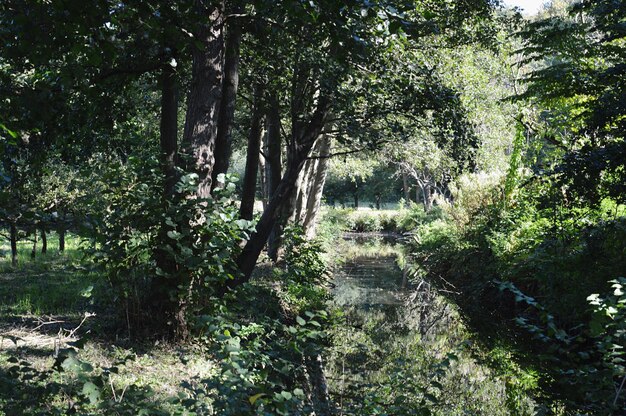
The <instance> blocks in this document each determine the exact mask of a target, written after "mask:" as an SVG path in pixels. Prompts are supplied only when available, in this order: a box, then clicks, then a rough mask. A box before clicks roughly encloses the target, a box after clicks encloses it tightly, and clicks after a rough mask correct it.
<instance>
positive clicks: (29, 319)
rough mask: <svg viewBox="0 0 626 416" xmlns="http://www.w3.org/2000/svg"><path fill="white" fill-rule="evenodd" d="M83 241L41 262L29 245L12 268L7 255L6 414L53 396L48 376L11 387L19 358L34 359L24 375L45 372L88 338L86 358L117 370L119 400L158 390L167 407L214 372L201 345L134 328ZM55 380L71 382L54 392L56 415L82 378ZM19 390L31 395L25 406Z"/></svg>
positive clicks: (1, 358)
mask: <svg viewBox="0 0 626 416" xmlns="http://www.w3.org/2000/svg"><path fill="white" fill-rule="evenodd" d="M52 243H54V240H53V241H52ZM77 244H78V242H77V241H76V240H74V239H70V240H69V241H68V248H67V249H66V251H65V253H59V252H58V250H56V249H49V251H48V253H47V254H46V255H40V254H39V253H38V254H37V257H36V258H35V259H31V258H30V245H29V247H26V245H22V246H21V247H20V250H19V253H20V255H19V259H18V260H19V263H18V266H17V267H12V266H11V265H10V258H8V257H4V258H2V259H0V415H3V414H7V415H12V414H16V415H17V414H26V413H23V412H25V411H27V410H26V409H28V408H29V407H28V406H29V403H28V402H29V401H37V400H41V399H42V398H43V397H45V396H47V395H49V393H50V392H49V391H46V386H45V385H44V384H45V383H47V380H46V381H44V380H42V382H41V384H40V385H38V386H37V388H27V386H26V384H21V385H13V388H12V389H11V390H12V391H6V390H8V389H9V387H11V382H15V381H16V380H11V377H12V376H14V375H15V374H13V373H12V368H13V370H16V368H15V366H16V363H20V365H21V364H22V363H24V364H25V363H28V367H29V369H26V368H22V369H21V370H19V371H21V373H22V374H21V375H20V376H27V374H26V373H29V372H30V373H31V374H33V375H34V376H36V375H41V374H43V373H45V372H46V371H48V370H50V369H51V368H53V366H54V363H55V356H56V355H57V354H58V352H59V351H60V350H63V349H64V348H67V347H68V346H70V345H72V343H75V342H77V341H78V340H82V341H85V342H84V345H81V349H80V360H82V361H83V362H85V363H97V367H96V368H95V369H94V370H93V372H94V374H95V373H98V372H102V371H103V369H104V370H106V369H108V368H112V367H115V368H116V372H115V373H110V374H108V383H109V385H108V386H107V389H108V392H107V393H108V394H109V395H110V396H111V398H113V399H114V400H120V401H121V400H123V397H124V394H127V395H128V396H130V395H131V393H130V392H127V389H128V388H129V386H132V388H133V389H134V390H141V391H142V392H143V393H144V394H148V392H150V393H149V395H150V396H152V399H151V400H153V401H155V402H160V401H162V402H163V406H161V408H162V409H163V411H166V409H167V403H165V402H166V400H167V399H168V398H171V397H172V396H176V395H177V394H178V392H179V391H180V389H181V387H180V386H181V382H182V381H183V380H190V379H192V378H194V377H205V376H207V375H208V374H210V372H211V371H212V369H213V368H214V362H213V361H211V359H210V358H207V357H206V355H204V354H201V353H200V352H199V351H197V350H196V349H195V347H194V346H193V345H185V344H180V343H177V344H171V343H169V342H167V341H164V340H158V339H157V340H155V339H151V340H149V341H148V340H145V339H143V340H142V338H141V337H137V336H134V335H135V334H132V333H130V332H129V328H128V327H127V326H125V325H121V324H120V323H119V322H120V319H119V317H116V316H114V315H113V309H112V308H111V304H112V299H111V296H110V294H109V293H107V285H106V283H105V280H104V279H103V278H102V276H100V275H99V274H98V273H97V272H95V271H93V270H91V269H90V268H89V267H87V266H88V265H86V263H85V262H84V260H83V259H82V255H81V254H80V252H79V250H78V247H77ZM4 252H5V253H7V251H6V250H4ZM95 299H98V301H95ZM82 341H81V343H82ZM30 369H32V370H33V371H31V370H30ZM28 377H31V376H28ZM53 379H54V380H55V381H58V382H59V383H60V385H61V386H64V387H63V388H61V391H60V392H58V393H60V394H55V395H53V397H52V402H51V403H50V408H49V410H50V413H51V414H53V413H52V410H53V409H54V410H56V409H59V408H61V409H62V408H63V407H65V409H66V410H67V409H69V407H71V401H68V402H67V403H63V400H64V397H65V398H67V397H69V396H70V394H63V393H64V392H63V390H64V388H67V389H73V388H76V385H74V384H76V382H78V377H76V375H70V373H69V372H65V373H58V374H55V377H53ZM3 384H4V385H3ZM31 387H32V386H31ZM16 389H17V390H19V391H16ZM19 393H21V394H22V395H23V397H24V400H23V401H22V402H21V404H20V400H18V399H17V398H18V397H19ZM66 393H69V392H66ZM4 394H7V397H3V395H4ZM26 397H28V399H26ZM20 406H21V408H20ZM66 406H67V407H66ZM2 409H4V411H5V412H6V413H3V412H2Z"/></svg>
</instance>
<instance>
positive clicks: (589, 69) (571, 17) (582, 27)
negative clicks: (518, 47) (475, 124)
mask: <svg viewBox="0 0 626 416" xmlns="http://www.w3.org/2000/svg"><path fill="white" fill-rule="evenodd" d="M625 13H626V9H625V7H624V2H623V1H617V2H615V1H605V0H600V1H587V0H585V1H581V2H578V3H574V4H572V5H571V7H570V8H569V9H568V13H567V14H566V15H563V14H555V15H549V16H548V17H546V18H544V19H540V20H537V21H534V22H531V23H529V24H528V25H527V28H526V30H524V31H523V32H522V33H521V35H522V36H523V37H524V39H525V45H524V48H523V52H524V54H525V56H526V61H527V62H529V63H534V64H535V65H536V66H537V69H535V70H534V71H533V72H532V73H531V74H530V76H529V77H528V79H527V83H528V89H527V91H526V92H525V93H524V94H521V95H520V97H521V98H524V99H531V100H532V101H533V102H534V103H536V104H537V105H538V106H540V107H541V108H544V109H545V110H546V111H545V112H544V113H543V115H542V117H541V118H540V122H541V124H540V126H541V127H540V128H538V130H540V131H541V132H543V133H540V135H541V136H542V137H543V138H544V139H545V140H547V141H548V142H549V143H552V144H554V145H555V146H556V147H557V148H558V149H560V150H561V151H562V152H564V158H563V161H562V162H561V163H559V166H557V167H556V168H555V169H553V170H552V172H553V173H554V174H555V175H556V179H557V183H558V184H560V185H561V186H564V187H566V188H567V189H568V194H569V197H570V200H571V201H576V200H578V202H580V203H583V204H585V203H589V202H591V203H594V202H598V201H600V200H601V199H603V198H605V197H611V198H614V199H616V200H617V201H620V202H622V201H624V195H625V190H626V188H625V186H626V185H625V184H626V176H624V175H625V172H626V170H625V169H624V166H626V159H625V158H624V155H625V154H626V152H625V150H626V148H625V146H626V145H625V140H624V137H625V136H624V131H625V129H624V128H625V127H626V124H625V123H626V119H625V118H624V114H626V99H625V98H624V97H626V82H625V79H626V73H625V72H624V71H625V70H626V68H625V67H624V64H623V62H624V60H625V58H626V48H624V37H625V36H626V34H625V32H624V31H623V28H622V26H623V20H624V16H625Z"/></svg>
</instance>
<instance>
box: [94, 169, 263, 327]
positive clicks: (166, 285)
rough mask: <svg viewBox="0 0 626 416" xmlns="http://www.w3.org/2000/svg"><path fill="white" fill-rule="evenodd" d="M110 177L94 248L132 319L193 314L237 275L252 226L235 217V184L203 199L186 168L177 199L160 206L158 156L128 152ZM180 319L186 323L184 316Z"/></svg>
mask: <svg viewBox="0 0 626 416" xmlns="http://www.w3.org/2000/svg"><path fill="white" fill-rule="evenodd" d="M105 180H106V181H107V182H108V186H109V187H108V189H107V191H106V192H107V196H106V204H107V208H106V210H105V214H104V217H103V218H102V219H101V220H100V222H99V224H98V230H97V234H96V245H95V250H94V253H93V255H94V258H95V260H96V261H97V262H98V263H100V264H102V265H103V266H104V267H105V269H106V271H107V274H108V276H109V280H110V282H111V285H112V287H113V289H114V290H115V291H116V293H117V296H118V301H119V302H120V304H121V305H124V306H125V309H126V313H127V314H129V316H130V317H131V318H132V319H133V320H136V321H137V323H141V324H143V325H145V324H148V323H150V321H152V320H153V319H154V318H155V317H156V316H163V315H165V317H166V318H168V319H172V318H173V314H175V313H179V312H181V311H184V312H183V315H184V314H193V313H194V311H197V310H198V309H199V308H202V307H203V306H204V304H205V302H207V299H208V298H209V297H210V296H211V295H213V294H216V293H217V291H219V290H221V288H222V287H223V285H224V284H225V282H227V281H228V280H230V279H233V278H234V275H235V274H236V273H237V271H236V270H237V268H236V265H235V264H234V259H235V256H236V253H238V252H239V250H240V248H239V246H238V242H239V241H241V240H243V239H245V238H246V237H247V236H248V234H249V232H250V231H251V230H252V228H251V227H252V224H251V223H250V222H248V221H243V220H240V219H239V218H238V213H237V209H236V207H235V206H234V203H233V200H232V199H231V198H232V194H233V190H234V184H232V183H230V182H229V184H228V185H227V186H226V188H225V189H223V190H220V191H218V192H217V197H216V198H215V199H207V200H200V199H197V198H196V197H195V196H194V192H195V189H196V186H197V175H195V174H188V175H182V176H181V178H180V180H179V182H178V183H177V185H176V198H175V200H174V202H168V203H166V208H165V209H163V204H164V203H163V202H162V199H161V196H160V189H161V188H160V185H161V180H162V179H161V175H160V170H159V168H158V163H157V161H156V160H154V159H152V158H130V159H129V161H128V165H126V166H123V165H121V166H118V167H117V168H115V169H112V170H111V171H109V172H107V178H106V179H105ZM155 314H156V315H155ZM177 319H178V322H177V324H178V325H184V321H185V320H186V317H185V316H179V317H178V318H177ZM154 324H156V325H161V324H162V322H161V323H159V322H154Z"/></svg>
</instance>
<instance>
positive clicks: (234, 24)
mask: <svg viewBox="0 0 626 416" xmlns="http://www.w3.org/2000/svg"><path fill="white" fill-rule="evenodd" d="M226 29H227V33H226V50H225V55H226V57H225V59H224V83H223V86H222V90H223V91H222V102H221V104H220V112H219V116H218V125H217V136H216V139H215V166H214V167H213V173H212V174H211V176H212V184H211V189H214V188H215V187H216V186H217V185H218V183H217V176H218V175H219V174H220V173H226V172H228V167H229V165H230V156H231V153H232V135H231V130H232V126H233V120H234V118H235V102H236V99H237V89H238V87H239V50H240V45H241V26H240V23H239V22H238V21H237V20H229V22H228V25H227V27H226Z"/></svg>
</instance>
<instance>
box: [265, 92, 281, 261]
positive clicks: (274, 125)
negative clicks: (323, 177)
mask: <svg viewBox="0 0 626 416" xmlns="http://www.w3.org/2000/svg"><path fill="white" fill-rule="evenodd" d="M268 101H269V108H268V112H267V186H268V197H269V199H270V200H271V198H272V197H273V196H274V193H275V192H276V188H278V184H279V183H280V181H281V178H282V150H283V149H282V137H281V122H280V104H279V102H278V98H277V97H276V94H275V93H272V94H270V95H269V99H268ZM266 209H267V206H266V207H265V208H264V211H265V210H266ZM282 233H283V224H282V223H281V221H277V222H276V224H275V225H274V227H272V231H271V232H270V235H269V239H268V243H267V253H268V255H269V256H270V258H271V259H272V260H274V261H276V260H277V258H278V248H279V247H280V245H281V235H282Z"/></svg>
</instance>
